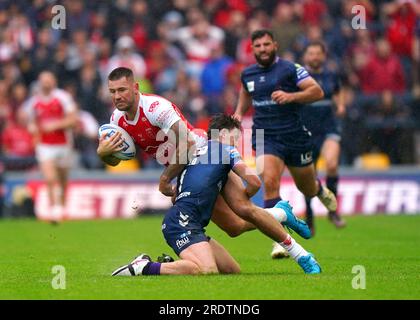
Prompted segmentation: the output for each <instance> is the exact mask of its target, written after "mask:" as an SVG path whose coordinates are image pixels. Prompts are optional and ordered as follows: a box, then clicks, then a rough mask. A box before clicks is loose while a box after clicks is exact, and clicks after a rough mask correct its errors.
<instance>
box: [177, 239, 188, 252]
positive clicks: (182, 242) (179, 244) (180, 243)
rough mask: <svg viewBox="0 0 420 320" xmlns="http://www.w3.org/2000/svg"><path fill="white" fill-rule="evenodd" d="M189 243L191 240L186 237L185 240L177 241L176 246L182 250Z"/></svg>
mask: <svg viewBox="0 0 420 320" xmlns="http://www.w3.org/2000/svg"><path fill="white" fill-rule="evenodd" d="M187 243H190V238H188V237H184V238H181V239H178V240H176V246H177V247H178V249H181V248H182V247H183V246H185V245H186V244H187Z"/></svg>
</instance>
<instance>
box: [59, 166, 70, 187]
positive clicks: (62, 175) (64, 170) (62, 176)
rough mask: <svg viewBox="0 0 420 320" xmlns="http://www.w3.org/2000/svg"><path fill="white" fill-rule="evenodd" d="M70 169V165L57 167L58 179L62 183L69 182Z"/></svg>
mask: <svg viewBox="0 0 420 320" xmlns="http://www.w3.org/2000/svg"><path fill="white" fill-rule="evenodd" d="M69 171H70V169H69V168H68V167H57V174H58V180H59V181H60V183H61V184H62V185H65V184H67V180H68V176H69Z"/></svg>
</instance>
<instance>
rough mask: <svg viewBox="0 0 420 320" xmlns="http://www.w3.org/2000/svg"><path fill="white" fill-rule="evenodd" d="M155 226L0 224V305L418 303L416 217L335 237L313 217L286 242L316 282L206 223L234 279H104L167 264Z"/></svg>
mask: <svg viewBox="0 0 420 320" xmlns="http://www.w3.org/2000/svg"><path fill="white" fill-rule="evenodd" d="M161 219H162V217H160V216H159V217H140V218H138V219H135V220H111V221H104V220H101V221H76V222H66V223H63V224H61V225H58V226H52V225H49V224H47V223H43V222H39V221H35V220H14V221H12V220H0V274H1V276H0V299H143V300H144V299H147V300H152V299H153V300H155V299H157V300H160V299H165V300H167V299H175V300H181V299H203V300H212V299H229V300H247V299H266V300H278V299H420V255H419V253H420V250H419V248H420V215H417V216H382V215H381V216H370V217H368V216H355V217H346V220H347V223H348V226H347V228H345V229H342V230H336V229H335V228H334V227H333V226H332V225H331V224H330V223H329V222H328V221H327V220H326V219H323V218H318V219H317V220H316V226H317V234H316V236H315V238H314V239H311V240H303V239H301V238H300V237H299V236H298V235H297V234H293V236H294V237H295V239H296V240H298V241H299V242H300V243H301V244H302V245H303V246H304V247H305V248H306V249H307V250H308V251H311V252H313V253H314V254H315V256H316V258H317V259H318V261H319V262H320V264H321V266H322V269H323V273H322V274H320V275H315V276H314V275H305V274H304V273H303V271H302V270H301V269H300V267H299V266H298V265H297V264H296V263H295V262H294V261H293V260H292V259H290V258H289V259H283V260H272V259H271V258H270V256H269V253H270V251H271V241H270V240H269V239H267V238H266V237H264V236H263V235H261V234H260V233H259V232H258V231H252V232H248V233H246V234H244V235H241V236H240V237H238V238H235V239H231V238H229V237H228V236H227V235H225V234H224V233H223V232H222V231H221V230H219V229H218V228H217V227H216V226H215V225H213V224H211V225H210V226H209V227H208V230H207V231H208V232H207V233H208V235H210V236H212V237H214V238H215V239H217V240H218V241H219V242H220V243H222V244H223V245H224V246H225V247H226V248H227V249H228V250H229V251H230V252H231V253H232V255H233V256H234V257H235V258H236V259H237V261H238V262H239V264H240V265H241V268H242V274H240V275H209V276H161V277H130V278H128V277H127V278H117V277H111V276H110V274H111V272H112V271H113V270H114V269H115V268H116V267H119V266H120V265H123V264H125V263H127V262H129V261H131V259H132V258H134V257H135V256H136V255H137V254H138V253H141V252H145V253H148V254H149V255H151V257H152V258H154V259H155V258H156V257H157V256H158V255H160V254H161V253H162V252H165V253H168V254H170V255H173V252H172V250H171V249H170V248H169V247H168V246H167V245H166V243H165V241H164V239H163V236H162V234H161V231H160V223H161ZM173 256H174V255H173ZM56 265H60V266H63V267H64V268H65V289H64V290H61V289H53V287H52V283H56V284H57V283H60V282H57V281H58V280H57V278H56V279H55V280H54V277H56V276H57V274H55V273H53V272H52V271H53V267H54V266H56ZM354 266H363V267H364V269H365V271H366V288H365V289H354V288H353V287H352V283H359V284H360V283H361V282H360V281H357V279H354V277H356V276H360V275H361V274H360V273H352V270H353V267H354ZM353 271H356V269H354V270H353ZM61 284H62V283H61Z"/></svg>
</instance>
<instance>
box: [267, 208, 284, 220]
mask: <svg viewBox="0 0 420 320" xmlns="http://www.w3.org/2000/svg"><path fill="white" fill-rule="evenodd" d="M264 210H265V211H267V212H268V213H269V214H271V215H272V216H273V217H274V218H275V219H276V220H277V221H278V222H280V223H282V222H285V221H286V220H287V215H286V212H285V211H284V210H283V209H282V208H265V209H264Z"/></svg>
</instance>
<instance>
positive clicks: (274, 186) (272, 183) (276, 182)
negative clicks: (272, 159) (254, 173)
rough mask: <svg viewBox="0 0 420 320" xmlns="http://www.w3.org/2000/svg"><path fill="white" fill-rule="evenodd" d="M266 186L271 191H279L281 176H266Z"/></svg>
mask: <svg viewBox="0 0 420 320" xmlns="http://www.w3.org/2000/svg"><path fill="white" fill-rule="evenodd" d="M264 188H265V189H266V190H267V191H268V192H269V191H273V190H275V191H277V190H279V189H280V178H279V177H264Z"/></svg>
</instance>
